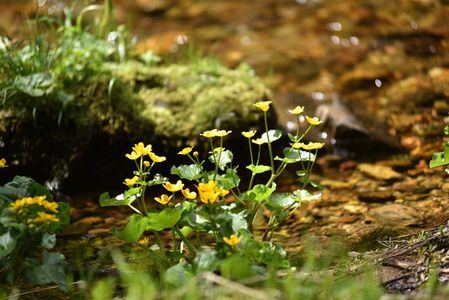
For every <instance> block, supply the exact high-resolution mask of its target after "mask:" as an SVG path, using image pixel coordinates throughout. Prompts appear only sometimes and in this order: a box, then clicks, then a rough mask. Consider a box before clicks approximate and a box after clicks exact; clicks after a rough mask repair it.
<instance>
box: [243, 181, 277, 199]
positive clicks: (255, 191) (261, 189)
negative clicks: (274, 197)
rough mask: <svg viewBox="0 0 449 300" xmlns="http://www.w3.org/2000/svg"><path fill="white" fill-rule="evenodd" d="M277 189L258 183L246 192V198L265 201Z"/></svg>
mask: <svg viewBox="0 0 449 300" xmlns="http://www.w3.org/2000/svg"><path fill="white" fill-rule="evenodd" d="M275 190H276V187H272V188H269V187H267V186H266V185H263V184H258V185H256V186H254V187H253V188H252V189H251V190H249V191H248V192H247V193H246V195H245V198H246V199H245V200H249V201H257V202H262V201H265V200H266V199H267V198H268V197H269V196H270V195H271V193H273V192H274V191H275Z"/></svg>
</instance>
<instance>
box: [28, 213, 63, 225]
mask: <svg viewBox="0 0 449 300" xmlns="http://www.w3.org/2000/svg"><path fill="white" fill-rule="evenodd" d="M37 214H38V216H37V217H36V219H34V220H35V221H36V223H45V222H47V221H48V222H59V219H58V218H56V216H55V215H52V214H47V213H44V212H41V211H38V212H37Z"/></svg>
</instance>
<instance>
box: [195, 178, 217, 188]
mask: <svg viewBox="0 0 449 300" xmlns="http://www.w3.org/2000/svg"><path fill="white" fill-rule="evenodd" d="M215 185H216V183H215V182H214V181H213V180H212V179H211V180H209V182H208V183H202V182H200V183H199V184H198V189H199V190H202V191H209V190H213V189H215Z"/></svg>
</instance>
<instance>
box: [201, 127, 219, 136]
mask: <svg viewBox="0 0 449 300" xmlns="http://www.w3.org/2000/svg"><path fill="white" fill-rule="evenodd" d="M200 135H202V136H204V137H207V138H213V137H216V136H217V129H212V130H208V131H205V132H203V133H200Z"/></svg>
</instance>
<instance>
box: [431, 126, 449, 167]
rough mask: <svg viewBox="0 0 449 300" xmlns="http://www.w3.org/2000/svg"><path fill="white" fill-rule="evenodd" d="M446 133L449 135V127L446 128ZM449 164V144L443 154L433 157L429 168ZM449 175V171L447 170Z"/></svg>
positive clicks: (448, 143)
mask: <svg viewBox="0 0 449 300" xmlns="http://www.w3.org/2000/svg"><path fill="white" fill-rule="evenodd" d="M444 133H445V134H447V135H449V126H446V127H445V128H444ZM447 164H449V142H447V143H446V145H444V151H443V152H436V153H434V154H433V156H432V160H431V161H430V162H429V167H431V168H435V167H439V166H444V165H447ZM445 171H446V172H447V173H448V174H449V169H446V170H445Z"/></svg>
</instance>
